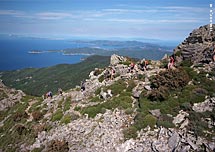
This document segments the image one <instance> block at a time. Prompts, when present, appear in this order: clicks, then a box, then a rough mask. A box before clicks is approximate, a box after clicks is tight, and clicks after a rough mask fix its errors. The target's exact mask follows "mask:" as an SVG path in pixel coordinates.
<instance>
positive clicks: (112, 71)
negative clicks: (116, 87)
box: [111, 68, 116, 80]
mask: <svg viewBox="0 0 215 152" xmlns="http://www.w3.org/2000/svg"><path fill="white" fill-rule="evenodd" d="M115 73H116V71H115V69H114V68H112V69H111V80H113V79H114V77H115Z"/></svg>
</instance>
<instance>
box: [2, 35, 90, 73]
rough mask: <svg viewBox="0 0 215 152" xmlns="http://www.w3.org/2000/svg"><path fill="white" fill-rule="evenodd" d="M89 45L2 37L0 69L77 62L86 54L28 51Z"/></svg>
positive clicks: (63, 41) (64, 41) (39, 66)
mask: <svg viewBox="0 0 215 152" xmlns="http://www.w3.org/2000/svg"><path fill="white" fill-rule="evenodd" d="M77 47H87V45H83V44H76V43H72V42H69V41H66V40H47V39H32V38H6V39H2V38H1V39H0V71H5V70H16V69H23V68H31V67H33V68H41V67H48V66H53V65H57V64H75V63H78V62H80V61H81V59H82V58H85V57H86V56H85V55H71V56H65V55H62V53H60V52H45V53H38V54H31V53H28V52H29V51H33V50H40V51H49V50H61V49H66V48H77Z"/></svg>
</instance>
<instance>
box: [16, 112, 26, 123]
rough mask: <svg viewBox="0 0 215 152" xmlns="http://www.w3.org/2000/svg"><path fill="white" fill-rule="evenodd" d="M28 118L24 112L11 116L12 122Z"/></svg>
mask: <svg viewBox="0 0 215 152" xmlns="http://www.w3.org/2000/svg"><path fill="white" fill-rule="evenodd" d="M25 118H28V115H27V113H26V112H23V111H22V112H16V113H15V115H14V116H13V121H15V122H18V121H21V120H22V119H25Z"/></svg>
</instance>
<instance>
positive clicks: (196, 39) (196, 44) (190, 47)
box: [174, 24, 215, 64]
mask: <svg viewBox="0 0 215 152" xmlns="http://www.w3.org/2000/svg"><path fill="white" fill-rule="evenodd" d="M214 48H215V24H213V31H211V32H210V26H209V25H205V26H201V27H200V28H199V29H195V30H193V32H192V33H190V35H189V37H188V38H186V39H185V40H184V42H182V43H181V44H180V45H178V46H177V47H176V48H175V49H174V54H175V56H176V60H177V61H178V62H181V61H182V60H191V61H192V62H193V63H194V64H199V63H210V62H212V54H213V49H214Z"/></svg>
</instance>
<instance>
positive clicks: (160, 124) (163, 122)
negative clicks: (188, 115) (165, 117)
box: [157, 120, 175, 128]
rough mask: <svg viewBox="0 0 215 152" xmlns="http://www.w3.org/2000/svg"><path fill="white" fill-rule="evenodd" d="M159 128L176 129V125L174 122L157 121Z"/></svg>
mask: <svg viewBox="0 0 215 152" xmlns="http://www.w3.org/2000/svg"><path fill="white" fill-rule="evenodd" d="M157 126H162V127H165V128H174V127H175V125H174V124H173V123H172V122H169V121H160V120H158V121H157Z"/></svg>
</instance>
